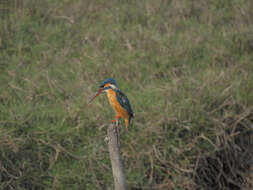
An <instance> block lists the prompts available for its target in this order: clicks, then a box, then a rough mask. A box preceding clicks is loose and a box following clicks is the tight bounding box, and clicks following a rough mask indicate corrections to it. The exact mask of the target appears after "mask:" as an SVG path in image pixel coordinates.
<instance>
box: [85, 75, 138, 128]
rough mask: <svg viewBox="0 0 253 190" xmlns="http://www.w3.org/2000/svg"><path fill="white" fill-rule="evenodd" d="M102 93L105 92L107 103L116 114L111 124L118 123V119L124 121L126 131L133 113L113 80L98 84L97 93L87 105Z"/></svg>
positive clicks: (128, 102)
mask: <svg viewBox="0 0 253 190" xmlns="http://www.w3.org/2000/svg"><path fill="white" fill-rule="evenodd" d="M102 92H106V94H107V98H108V100H109V103H110V104H111V106H112V108H113V109H114V111H115V113H116V115H115V119H114V120H112V122H113V123H115V122H116V123H118V121H119V119H120V118H122V119H124V121H125V127H126V130H127V131H128V127H129V125H130V122H131V120H132V118H133V117H134V112H133V110H132V107H131V104H130V101H129V100H128V98H127V96H126V95H125V94H124V93H123V92H121V91H120V90H119V87H118V85H117V82H116V80H114V79H113V78H107V79H105V80H104V81H103V82H101V83H100V85H99V88H98V91H97V92H96V93H95V95H94V96H92V98H91V99H90V100H89V102H88V104H90V103H91V102H92V101H93V100H94V99H95V98H96V97H97V96H98V95H99V94H101V93H102Z"/></svg>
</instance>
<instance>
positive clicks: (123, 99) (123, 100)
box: [116, 90, 134, 117]
mask: <svg viewBox="0 0 253 190" xmlns="http://www.w3.org/2000/svg"><path fill="white" fill-rule="evenodd" d="M116 96H117V100H118V102H119V103H120V105H121V106H122V107H123V108H125V109H126V110H127V112H128V113H129V115H130V116H131V117H133V116H134V113H133V110H132V108H131V105H130V102H129V100H128V98H127V96H126V95H125V94H124V93H123V92H121V91H120V90H116Z"/></svg>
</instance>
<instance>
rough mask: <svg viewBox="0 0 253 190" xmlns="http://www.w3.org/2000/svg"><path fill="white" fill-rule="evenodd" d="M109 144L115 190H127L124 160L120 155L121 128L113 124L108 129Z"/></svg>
mask: <svg viewBox="0 0 253 190" xmlns="http://www.w3.org/2000/svg"><path fill="white" fill-rule="evenodd" d="M107 142H108V148H109V154H110V159H111V163H112V173H113V178H114V189H115V190H127V185H126V177H125V173H124V165H123V159H122V156H121V153H120V126H119V125H118V124H111V125H110V126H109V127H108V129H107Z"/></svg>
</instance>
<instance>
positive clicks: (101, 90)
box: [88, 88, 103, 104]
mask: <svg viewBox="0 0 253 190" xmlns="http://www.w3.org/2000/svg"><path fill="white" fill-rule="evenodd" d="M101 92H103V88H99V89H98V91H97V92H96V94H95V95H94V96H92V97H91V99H90V100H89V102H88V104H90V103H91V102H92V101H93V100H94V99H95V98H96V97H97V96H98V95H99V94H101Z"/></svg>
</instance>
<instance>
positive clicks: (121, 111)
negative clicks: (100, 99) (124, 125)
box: [107, 89, 129, 119]
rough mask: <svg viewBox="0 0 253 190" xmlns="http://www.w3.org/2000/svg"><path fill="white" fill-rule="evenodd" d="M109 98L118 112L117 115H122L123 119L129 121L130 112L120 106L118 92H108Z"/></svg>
mask: <svg viewBox="0 0 253 190" xmlns="http://www.w3.org/2000/svg"><path fill="white" fill-rule="evenodd" d="M107 97H108V100H109V102H110V104H111V106H112V107H113V109H114V111H115V112H116V114H117V115H120V116H121V117H123V118H125V119H128V117H129V115H128V112H127V111H126V110H125V109H124V108H123V107H122V106H121V105H120V104H119V102H118V100H117V97H116V92H114V91H113V90H111V89H110V90H108V91H107Z"/></svg>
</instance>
